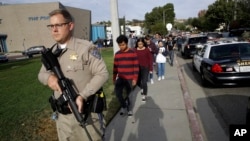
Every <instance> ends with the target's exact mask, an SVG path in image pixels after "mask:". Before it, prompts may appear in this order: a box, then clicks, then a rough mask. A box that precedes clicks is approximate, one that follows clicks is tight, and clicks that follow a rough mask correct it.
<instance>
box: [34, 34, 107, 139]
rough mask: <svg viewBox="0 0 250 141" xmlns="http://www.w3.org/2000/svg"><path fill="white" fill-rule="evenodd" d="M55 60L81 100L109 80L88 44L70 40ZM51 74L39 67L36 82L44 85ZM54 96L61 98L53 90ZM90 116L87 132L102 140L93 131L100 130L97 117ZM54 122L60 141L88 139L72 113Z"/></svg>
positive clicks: (92, 46) (101, 60)
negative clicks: (81, 97)
mask: <svg viewBox="0 0 250 141" xmlns="http://www.w3.org/2000/svg"><path fill="white" fill-rule="evenodd" d="M55 49H56V48H53V50H55ZM58 60H59V64H60V67H61V69H62V72H63V74H64V76H65V77H66V78H68V79H71V80H72V81H73V83H74V85H75V86H76V88H77V91H78V93H79V94H80V95H81V96H83V98H84V99H87V98H88V97H89V96H90V95H92V94H94V93H95V92H96V91H97V90H99V88H100V87H102V86H103V84H104V83H105V82H106V81H107V80H108V71H107V68H106V64H105V62H104V60H103V59H102V58H101V56H100V54H99V52H98V50H97V48H96V47H95V46H94V45H93V44H92V43H90V42H89V41H86V40H81V39H77V38H74V37H72V38H71V40H70V41H69V42H68V44H67V46H66V49H65V50H64V51H63V53H62V54H61V56H59V57H58ZM50 74H52V72H51V71H47V70H46V68H45V67H44V66H43V65H42V67H41V69H40V72H39V74H38V79H39V81H40V82H41V83H43V84H44V85H47V83H48V78H49V75H50ZM54 94H55V97H56V98H58V97H59V96H60V94H59V93H58V92H56V91H55V92H54ZM90 117H91V118H89V120H90V121H89V122H88V123H89V126H87V128H86V129H87V130H88V131H89V133H90V135H91V136H92V139H93V140H94V141H97V140H101V134H100V131H97V130H96V129H99V121H98V119H97V118H98V117H97V115H96V114H91V116H90ZM56 123H57V133H58V137H59V140H60V141H64V140H65V141H66V140H67V141H68V140H70V141H81V140H88V139H87V135H86V132H85V131H84V130H83V128H82V127H81V126H79V123H78V122H77V121H76V119H75V117H74V115H73V114H68V115H62V114H59V115H58V120H56Z"/></svg>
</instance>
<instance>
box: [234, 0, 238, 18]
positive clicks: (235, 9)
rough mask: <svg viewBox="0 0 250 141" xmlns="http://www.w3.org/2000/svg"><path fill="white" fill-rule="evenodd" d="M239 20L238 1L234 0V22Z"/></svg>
mask: <svg viewBox="0 0 250 141" xmlns="http://www.w3.org/2000/svg"><path fill="white" fill-rule="evenodd" d="M236 20H237V0H234V21H236Z"/></svg>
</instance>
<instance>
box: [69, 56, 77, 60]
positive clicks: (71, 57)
mask: <svg viewBox="0 0 250 141" xmlns="http://www.w3.org/2000/svg"><path fill="white" fill-rule="evenodd" d="M77 57H78V55H77V54H70V55H69V59H70V60H72V61H75V60H77Z"/></svg>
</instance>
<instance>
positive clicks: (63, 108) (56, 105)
mask: <svg viewBox="0 0 250 141" xmlns="http://www.w3.org/2000/svg"><path fill="white" fill-rule="evenodd" d="M49 103H50V106H51V108H52V110H53V111H54V112H55V111H58V112H59V113H61V114H64V115H66V114H71V113H72V112H71V111H70V109H69V107H68V102H67V101H65V99H64V98H63V95H61V96H60V97H59V98H58V99H56V98H55V96H54V94H53V95H52V96H50V97H49Z"/></svg>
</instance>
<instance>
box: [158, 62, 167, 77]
mask: <svg viewBox="0 0 250 141" xmlns="http://www.w3.org/2000/svg"><path fill="white" fill-rule="evenodd" d="M165 64H166V63H157V65H158V77H161V76H164V75H165Z"/></svg>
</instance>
